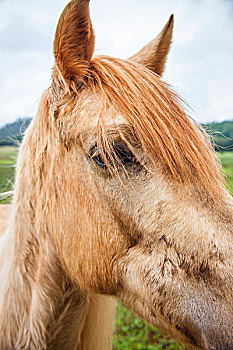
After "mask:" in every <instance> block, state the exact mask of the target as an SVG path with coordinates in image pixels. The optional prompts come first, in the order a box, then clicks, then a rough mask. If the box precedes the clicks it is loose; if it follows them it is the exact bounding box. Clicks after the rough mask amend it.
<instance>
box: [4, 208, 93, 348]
mask: <svg viewBox="0 0 233 350" xmlns="http://www.w3.org/2000/svg"><path fill="white" fill-rule="evenodd" d="M22 208H23V204H22ZM18 211H20V210H18ZM18 215H19V213H15V222H14V223H13V225H12V227H11V228H10V229H9V230H8V231H7V232H6V233H5V234H4V235H3V236H2V237H1V275H0V276H1V277H0V278H1V284H0V288H1V289H0V292H1V300H0V310H1V314H0V329H1V334H0V348H1V349H8V348H16V349H29V348H30V349H55V348H57V347H58V346H59V347H60V348H61V349H77V348H78V347H79V346H80V344H81V334H82V330H83V328H84V324H85V320H86V315H87V313H88V307H89V301H88V296H87V294H85V293H83V292H81V291H80V290H79V289H78V287H76V286H74V285H73V284H72V283H71V282H70V280H69V279H68V277H67V276H66V275H65V273H64V271H63V269H62V267H61V265H60V261H59V259H58V257H57V254H56V251H55V249H54V246H53V242H52V241H50V240H49V239H48V238H45V236H44V237H43V235H41V240H40V241H39V240H38V236H37V233H36V232H35V231H30V224H28V222H27V215H25V222H24V220H22V222H18V220H17V217H18V218H20V217H19V216H18ZM23 228H24V230H23V232H22V231H21V230H22V229H23ZM28 230H29V231H28ZM20 236H24V239H23V241H22V242H19V237H20ZM19 245H20V248H21V250H19V249H18V248H19Z"/></svg>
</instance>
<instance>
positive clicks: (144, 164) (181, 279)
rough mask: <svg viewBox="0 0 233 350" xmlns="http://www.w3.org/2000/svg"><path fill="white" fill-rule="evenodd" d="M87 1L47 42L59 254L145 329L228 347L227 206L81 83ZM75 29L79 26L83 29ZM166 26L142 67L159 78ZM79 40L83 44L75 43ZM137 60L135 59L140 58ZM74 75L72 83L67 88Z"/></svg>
mask: <svg viewBox="0 0 233 350" xmlns="http://www.w3.org/2000/svg"><path fill="white" fill-rule="evenodd" d="M87 3H88V2H87V1H81V2H77V1H73V2H71V3H70V5H68V7H67V9H66V10H65V11H66V12H65V14H66V21H65V22H64V18H63V20H62V21H60V24H59V26H58V29H57V34H56V35H57V36H56V39H55V57H56V65H57V67H58V68H59V70H60V72H58V70H57V68H56V69H55V74H54V77H55V78H56V76H59V79H54V82H53V85H54V86H53V89H52V91H53V93H54V94H55V95H54V96H55V98H56V94H57V96H58V95H59V98H60V100H59V101H58V107H56V108H55V109H56V110H55V114H54V125H55V133H56V137H57V140H59V141H58V145H56V150H54V154H53V161H52V169H53V171H52V173H51V174H52V176H53V179H54V181H53V186H52V187H51V191H53V194H51V196H52V198H53V200H51V204H50V205H51V207H52V208H51V221H52V225H51V226H52V234H53V238H54V240H55V244H56V246H57V250H58V254H59V257H60V259H61V261H62V263H63V266H64V268H65V269H66V271H67V273H68V275H69V276H70V277H71V278H72V280H73V281H75V282H76V283H78V284H79V285H80V286H81V287H82V288H84V289H85V290H93V291H95V292H97V293H106V294H110V295H116V296H117V297H119V298H120V299H121V300H122V301H123V302H124V303H125V304H126V305H128V306H129V307H130V308H132V309H133V310H135V311H136V312H138V313H139V314H140V315H142V316H143V317H144V318H145V319H146V320H148V321H149V322H150V323H152V324H153V325H155V326H157V327H159V328H160V329H163V330H167V331H169V332H170V333H171V334H172V335H173V336H175V337H177V338H179V339H182V340H183V341H185V342H187V343H191V344H194V345H197V346H199V347H201V348H203V349H230V348H231V347H232V316H233V315H232V262H231V256H230V248H232V231H231V228H230V223H231V220H232V215H231V214H230V209H231V206H232V204H231V199H228V197H227V195H226V194H224V191H223V190H222V199H221V202H222V203H224V209H225V211H226V213H225V214H223V213H222V211H221V210H220V209H219V208H220V205H219V208H218V209H216V208H215V209H214V208H213V204H212V203H213V202H212V199H210V200H209V202H208V200H207V197H208V196H207V195H206V194H205V188H204V187H203V186H202V185H200V186H199V185H196V186H194V184H193V186H194V187H195V188H193V190H191V189H190V186H191V185H190V183H188V182H187V183H186V182H185V181H183V182H179V181H176V180H175V179H174V178H173V177H172V174H170V176H169V171H168V170H166V169H165V167H164V164H163V162H161V159H160V156H159V155H158V150H159V151H161V150H162V149H161V148H159V147H158V148H155V147H152V149H150V151H148V152H147V151H146V149H147V147H146V145H145V142H144V140H142V139H140V133H139V134H138V133H137V132H136V128H135V124H134V123H133V121H132V120H130V118H127V117H126V116H125V115H124V113H121V111H119V112H117V111H116V105H114V108H111V107H109V101H108V100H107V101H106V100H105V102H106V105H105V104H104V103H103V100H104V98H105V97H106V96H101V94H100V89H99V90H98V91H95V92H93V88H90V87H89V86H88V84H87V86H86V87H84V86H81V83H82V82H84V83H85V82H86V80H87V79H88V77H87V76H86V77H85V76H83V74H86V73H87V71H88V65H89V62H90V59H91V55H92V51H93V49H92V48H91V46H92V45H93V38H92V35H91V34H90V33H91V29H90V22H89V17H88V10H87ZM80 4H81V5H80ZM79 6H81V7H82V8H81V9H82V11H81V12H80V9H78V7H79ZM80 17H81V19H80ZM67 18H68V19H67ZM84 19H85V21H84ZM69 21H70V23H71V22H72V23H73V22H74V21H77V25H76V27H77V28H75V27H74V30H78V31H79V33H78V35H77V32H75V33H74V39H75V45H76V46H77V47H76V49H77V50H80V52H83V56H82V57H81V63H80V65H79V61H77V62H73V64H71V63H72V59H75V55H74V52H75V51H74V52H72V50H74V48H75V45H72V47H71V49H70V51H69V50H68V51H69V52H70V56H69V54H68V51H67V52H66V53H65V52H64V51H63V52H62V53H61V52H59V50H61V47H63V46H64V47H67V45H68V44H69V43H70V42H71V41H72V33H71V32H69V37H68V39H67V40H68V41H67V42H66V35H67V28H69V27H68V24H69ZM64 23H65V24H64ZM83 23H85V25H86V26H87V28H86V30H81V29H82V25H83ZM79 26H80V27H79ZM171 26H172V22H171V21H170V22H169V23H168V25H167V26H166V27H165V29H164V30H163V32H162V35H160V36H159V38H158V39H157V40H165V41H162V42H160V41H159V42H158V43H157V44H155V46H156V45H157V46H156V47H159V48H161V47H162V48H163V50H162V53H161V50H158V52H159V54H158V55H157V56H161V55H162V56H161V57H159V58H158V59H157V58H156V59H154V60H153V62H152V63H151V65H150V66H151V67H152V68H154V69H155V70H156V72H158V73H161V72H162V71H163V66H164V62H165V57H166V54H167V52H168V48H169V44H170V36H171ZM80 28H81V29H80ZM69 30H71V29H69ZM80 33H81V34H80ZM80 35H84V36H85V35H87V38H86V37H85V38H84V39H85V40H84V39H83V40H81V41H80V42H81V44H80V45H81V46H80V48H79V47H78V45H79V43H78V41H77V40H78V39H79V40H80V38H79V36H80ZM161 38H165V39H161ZM63 41H64V42H63ZM77 52H78V51H77ZM145 52H148V48H147V49H146V50H145ZM145 52H144V51H143V52H142V53H141V55H144V54H145ZM149 56H150V57H151V56H152V52H150V55H149ZM149 56H148V57H149ZM77 57H78V59H80V56H77ZM143 57H144V56H143ZM134 60H135V61H137V62H140V55H135V56H134ZM141 61H142V62H143V59H142V60H141ZM154 62H156V64H154ZM159 62H160V64H159ZM74 63H75V64H74ZM135 69H136V68H135ZM138 69H139V68H138ZM74 71H75V73H74ZM77 72H78V73H77ZM80 72H81V73H80ZM92 73H93V72H92ZM74 74H75V76H76V78H75V79H74ZM79 74H80V76H79ZM93 74H94V73H93ZM145 74H146V73H145ZM77 77H79V80H80V82H79V84H80V85H79V86H81V88H80V90H79V91H71V89H72V88H73V87H74V86H75V85H74V84H76V85H77ZM154 79H155V80H156V79H157V80H159V78H156V77H154ZM59 81H60V82H61V81H62V83H61V85H60V86H59V87H58V85H59ZM67 87H69V89H67ZM63 89H64V94H63V96H62V93H63ZM122 89H123V87H122ZM118 90H119V89H118ZM58 91H60V92H59V93H58ZM67 91H68V92H67ZM70 91H71V92H70ZM142 94H143V92H142ZM123 97H124V96H123V95H122V98H123ZM113 104H114V103H113ZM171 104H172V102H171ZM106 106H107V107H106ZM103 107H105V108H103ZM53 108H54V105H53V106H51V109H53ZM142 119H143V116H142ZM187 122H188V120H187ZM193 130H195V129H194V127H193ZM168 132H169V130H168ZM197 135H199V133H198V132H197ZM190 137H191V136H190ZM199 137H200V139H199V140H200V142H203V140H202V138H201V136H200V135H199ZM173 141H174V139H173V138H171V142H173ZM203 144H204V143H203ZM190 145H191V144H190ZM153 154H154V156H153ZM187 157H188V154H187ZM165 158H166V157H165ZM193 171H194V170H193V169H192V170H191V171H190V174H191V175H192V173H193ZM179 172H180V173H182V170H181V169H178V173H179ZM216 174H217V173H216ZM216 176H217V175H216ZM191 182H193V181H191ZM210 197H211V195H210Z"/></svg>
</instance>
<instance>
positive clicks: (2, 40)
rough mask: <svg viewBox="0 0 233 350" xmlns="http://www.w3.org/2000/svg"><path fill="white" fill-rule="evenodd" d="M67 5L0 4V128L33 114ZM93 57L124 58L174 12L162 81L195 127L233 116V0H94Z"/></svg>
mask: <svg viewBox="0 0 233 350" xmlns="http://www.w3.org/2000/svg"><path fill="white" fill-rule="evenodd" d="M67 3H68V1H65V0H0V63H1V68H0V127H1V126H2V125H4V124H6V123H10V122H12V121H14V120H16V119H17V118H24V117H33V116H34V115H35V114H36V111H37V107H38V103H39V100H40V97H41V95H42V92H43V90H44V89H45V88H47V87H48V86H49V85H50V77H51V69H52V66H53V63H54V59H53V53H52V46H53V38H54V33H55V29H56V25H57V21H58V18H59V15H60V14H61V12H62V10H63V8H64V7H65V5H66V4H67ZM90 10H91V18H92V23H93V27H94V30H95V34H96V46H95V54H107V55H111V56H115V57H121V58H125V59H127V58H128V57H130V56H131V55H133V54H134V53H136V52H137V51H138V50H139V49H141V47H143V46H144V45H145V44H147V43H148V42H149V41H151V40H152V39H153V38H154V37H155V36H156V35H157V34H158V33H159V32H160V30H161V29H162V28H163V26H164V25H165V23H166V22H167V20H168V18H169V16H170V14H171V13H174V19H175V24H174V35H173V44H172V47H171V50H170V53H169V56H168V59H167V64H166V71H165V73H164V76H163V79H164V80H165V81H166V82H168V83H169V84H171V86H172V87H173V89H174V90H175V91H176V92H178V94H179V95H180V96H181V97H182V98H183V99H184V100H185V102H186V103H187V104H188V105H189V106H190V109H189V114H191V115H192V117H193V118H194V119H196V120H197V121H198V122H211V121H223V120H229V119H233V0H91V4H90Z"/></svg>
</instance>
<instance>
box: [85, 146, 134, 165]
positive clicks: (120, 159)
mask: <svg viewBox="0 0 233 350" xmlns="http://www.w3.org/2000/svg"><path fill="white" fill-rule="evenodd" d="M105 156H106V160H107V162H108V164H109V165H110V166H112V165H113V163H114V165H123V166H128V165H130V164H132V163H134V162H135V161H136V158H135V156H134V154H133V153H132V152H131V151H130V150H129V149H126V148H123V147H122V146H121V147H120V146H113V152H112V154H111V155H108V154H105ZM91 158H92V159H93V160H94V162H95V163H96V164H97V165H98V166H99V167H101V168H107V164H106V162H105V160H104V159H103V157H102V156H101V154H100V152H99V150H98V149H97V148H94V149H93V150H92V152H91Z"/></svg>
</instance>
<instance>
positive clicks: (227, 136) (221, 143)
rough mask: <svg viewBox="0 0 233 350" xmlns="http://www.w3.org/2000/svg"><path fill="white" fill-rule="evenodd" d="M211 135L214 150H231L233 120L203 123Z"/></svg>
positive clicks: (232, 144)
mask: <svg viewBox="0 0 233 350" xmlns="http://www.w3.org/2000/svg"><path fill="white" fill-rule="evenodd" d="M203 127H204V128H205V129H206V131H207V132H208V133H209V134H210V135H211V137H212V139H213V143H214V147H215V150H216V151H233V121H225V122H222V123H209V124H205V125H203Z"/></svg>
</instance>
